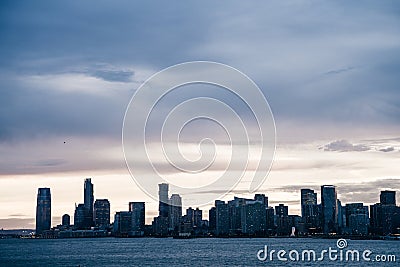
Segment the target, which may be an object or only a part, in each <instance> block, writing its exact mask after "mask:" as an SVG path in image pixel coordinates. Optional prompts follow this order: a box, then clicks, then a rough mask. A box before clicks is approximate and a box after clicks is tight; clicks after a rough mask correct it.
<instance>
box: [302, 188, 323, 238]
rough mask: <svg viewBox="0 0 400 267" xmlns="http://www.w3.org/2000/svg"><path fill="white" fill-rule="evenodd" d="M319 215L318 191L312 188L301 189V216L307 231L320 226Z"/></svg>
mask: <svg viewBox="0 0 400 267" xmlns="http://www.w3.org/2000/svg"><path fill="white" fill-rule="evenodd" d="M318 216H319V214H318V205H317V193H315V192H314V190H311V189H301V217H302V218H303V222H304V227H305V231H306V232H308V231H309V230H310V229H315V228H317V227H318V221H319V217H318Z"/></svg>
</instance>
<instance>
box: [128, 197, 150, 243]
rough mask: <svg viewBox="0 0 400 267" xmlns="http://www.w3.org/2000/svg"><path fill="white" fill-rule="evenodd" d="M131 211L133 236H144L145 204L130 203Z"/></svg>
mask: <svg viewBox="0 0 400 267" xmlns="http://www.w3.org/2000/svg"><path fill="white" fill-rule="evenodd" d="M129 211H130V212H131V213H132V235H134V236H143V235H144V230H145V214H146V210H145V203H144V202H129Z"/></svg>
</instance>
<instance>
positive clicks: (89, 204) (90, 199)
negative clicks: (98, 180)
mask: <svg viewBox="0 0 400 267" xmlns="http://www.w3.org/2000/svg"><path fill="white" fill-rule="evenodd" d="M83 197H84V205H85V212H86V214H85V215H86V216H85V217H86V218H85V226H86V227H90V226H92V225H93V203H94V196H93V184H92V179H91V178H86V179H85V185H84V192H83Z"/></svg>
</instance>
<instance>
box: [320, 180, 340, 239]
mask: <svg viewBox="0 0 400 267" xmlns="http://www.w3.org/2000/svg"><path fill="white" fill-rule="evenodd" d="M321 202H322V203H321V204H322V226H323V227H322V229H323V232H324V233H325V234H328V233H335V232H337V223H338V207H337V204H338V202H337V194H336V187H335V186H333V185H323V186H321Z"/></svg>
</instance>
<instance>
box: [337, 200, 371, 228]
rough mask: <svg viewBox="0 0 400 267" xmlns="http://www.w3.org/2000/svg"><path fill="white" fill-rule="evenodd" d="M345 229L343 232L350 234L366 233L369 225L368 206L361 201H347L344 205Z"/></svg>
mask: <svg viewBox="0 0 400 267" xmlns="http://www.w3.org/2000/svg"><path fill="white" fill-rule="evenodd" d="M345 214H346V215H345V218H346V224H345V226H346V227H345V228H344V229H345V230H344V231H343V233H345V234H352V235H367V234H368V227H369V212H368V206H364V204H363V203H348V204H346V206H345Z"/></svg>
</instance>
